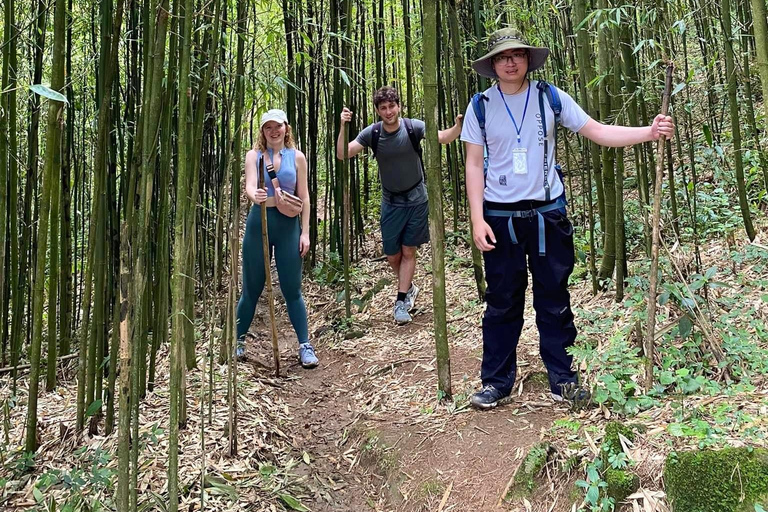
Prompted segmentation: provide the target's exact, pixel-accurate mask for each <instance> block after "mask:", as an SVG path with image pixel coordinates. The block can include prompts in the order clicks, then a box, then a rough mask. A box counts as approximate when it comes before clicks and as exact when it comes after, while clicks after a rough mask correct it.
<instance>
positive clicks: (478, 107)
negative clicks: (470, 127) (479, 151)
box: [472, 92, 488, 176]
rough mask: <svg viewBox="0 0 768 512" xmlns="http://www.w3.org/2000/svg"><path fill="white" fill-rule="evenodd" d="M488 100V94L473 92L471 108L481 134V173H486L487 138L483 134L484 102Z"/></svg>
mask: <svg viewBox="0 0 768 512" xmlns="http://www.w3.org/2000/svg"><path fill="white" fill-rule="evenodd" d="M486 101H488V96H486V95H485V94H483V93H482V92H478V93H475V94H474V95H473V96H472V110H473V111H474V113H475V118H476V119H477V124H478V126H479V127H480V133H481V134H482V135H483V146H485V147H484V148H483V151H484V153H485V154H484V155H483V175H484V176H485V175H486V174H487V173H488V138H487V137H486V136H485V102H486Z"/></svg>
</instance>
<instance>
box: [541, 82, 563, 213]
mask: <svg viewBox="0 0 768 512" xmlns="http://www.w3.org/2000/svg"><path fill="white" fill-rule="evenodd" d="M536 88H537V89H538V90H539V112H540V113H541V123H542V129H543V131H544V190H545V192H546V200H547V201H550V200H551V198H550V194H549V161H548V160H549V156H548V155H549V143H548V142H549V141H548V140H547V133H548V132H547V117H546V115H544V96H546V97H547V102H548V103H549V107H550V108H551V109H552V113H553V114H554V115H555V126H553V127H552V130H553V137H554V139H555V162H557V126H558V125H559V124H560V121H561V119H560V115H561V114H562V112H563V104H562V102H561V101H560V93H558V92H557V88H556V87H554V86H553V85H552V84H550V83H549V82H545V81H543V80H539V82H538V83H537V84H536ZM561 169H562V168H561V167H560V164H557V163H556V164H555V170H556V171H557V174H558V176H559V177H560V181H561V182H562V183H563V184H564V183H565V182H564V181H563V175H562V171H561Z"/></svg>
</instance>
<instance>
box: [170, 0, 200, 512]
mask: <svg viewBox="0 0 768 512" xmlns="http://www.w3.org/2000/svg"><path fill="white" fill-rule="evenodd" d="M180 1H182V11H181V16H182V18H183V20H184V25H183V29H182V32H181V34H180V37H181V42H182V45H181V58H180V59H179V107H178V109H179V114H178V115H179V128H178V148H179V164H178V172H177V178H176V179H177V182H176V224H175V235H174V251H173V252H174V264H175V266H176V268H175V269H174V272H173V289H172V297H173V309H174V313H173V316H172V318H173V335H172V338H171V413H170V435H169V448H168V450H169V456H168V501H169V507H168V510H169V512H178V508H179V420H180V417H181V416H182V415H181V414H180V408H181V401H183V400H186V396H185V393H184V390H183V382H184V376H183V375H182V374H183V373H184V372H185V371H186V366H185V364H184V362H185V358H184V348H185V338H184V331H185V326H186V324H187V322H190V321H191V319H192V318H193V317H194V312H192V311H185V294H184V290H185V286H184V282H185V281H186V280H187V279H189V278H188V277H186V276H184V275H183V271H184V262H185V261H186V260H187V248H186V247H187V244H188V240H189V239H190V236H191V233H187V232H186V227H187V226H186V222H185V219H186V215H187V212H186V210H187V208H188V206H187V205H188V203H189V202H190V192H191V191H190V185H191V183H190V182H191V181H192V176H191V174H190V168H189V155H190V152H191V151H190V150H191V136H192V133H190V126H189V123H188V118H189V117H190V116H191V114H192V112H191V109H190V100H191V98H190V95H191V92H190V60H191V58H190V47H191V39H192V27H193V24H194V19H193V14H194V7H195V5H194V1H193V0H180Z"/></svg>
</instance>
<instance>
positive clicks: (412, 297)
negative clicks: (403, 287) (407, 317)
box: [405, 283, 419, 311]
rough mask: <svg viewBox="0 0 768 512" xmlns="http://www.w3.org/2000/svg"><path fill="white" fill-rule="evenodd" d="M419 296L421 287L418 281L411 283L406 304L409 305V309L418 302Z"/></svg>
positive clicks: (406, 296) (406, 295)
mask: <svg viewBox="0 0 768 512" xmlns="http://www.w3.org/2000/svg"><path fill="white" fill-rule="evenodd" d="M418 296H419V287H418V286H416V283H411V287H410V289H409V290H408V293H406V294H405V305H406V306H407V307H408V311H411V310H412V309H413V305H414V304H415V303H416V297H418Z"/></svg>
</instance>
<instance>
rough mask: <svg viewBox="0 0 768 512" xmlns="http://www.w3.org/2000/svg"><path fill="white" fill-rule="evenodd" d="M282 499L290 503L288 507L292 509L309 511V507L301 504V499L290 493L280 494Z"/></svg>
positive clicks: (302, 511)
mask: <svg viewBox="0 0 768 512" xmlns="http://www.w3.org/2000/svg"><path fill="white" fill-rule="evenodd" d="M278 496H279V497H280V499H281V500H282V501H283V503H285V504H286V505H288V508H290V509H291V510H298V511H299V512H309V509H308V508H307V507H305V506H304V505H302V504H301V502H300V501H299V500H297V499H296V498H294V497H293V496H291V495H290V494H280V495H278Z"/></svg>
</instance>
